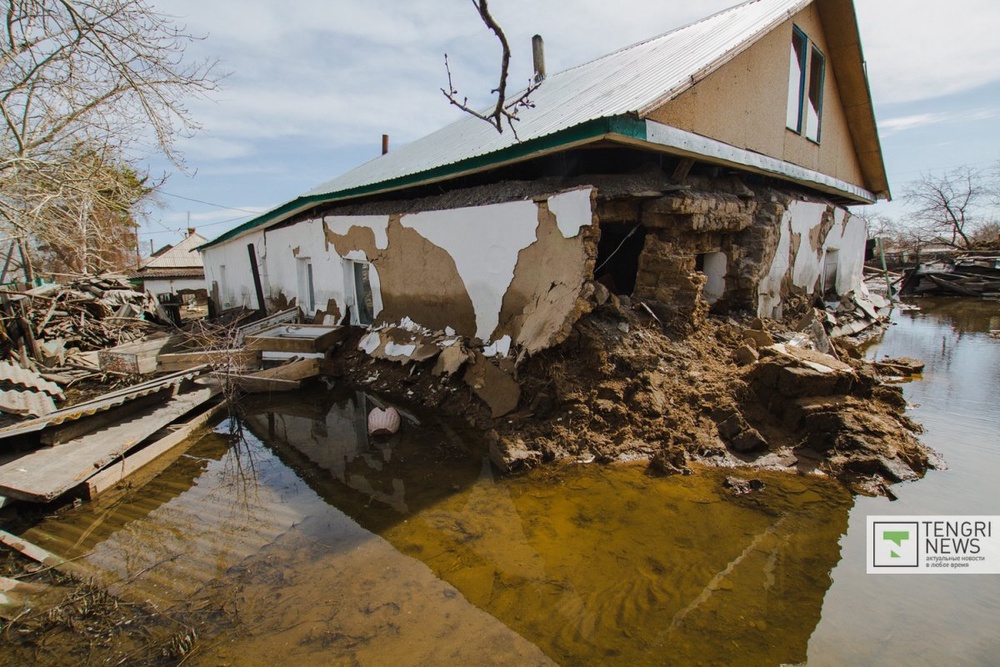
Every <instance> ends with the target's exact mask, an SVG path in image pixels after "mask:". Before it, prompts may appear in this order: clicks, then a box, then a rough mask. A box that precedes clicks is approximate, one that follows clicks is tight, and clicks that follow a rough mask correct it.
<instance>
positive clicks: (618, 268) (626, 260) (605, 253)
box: [594, 223, 646, 296]
mask: <svg viewBox="0 0 1000 667" xmlns="http://www.w3.org/2000/svg"><path fill="white" fill-rule="evenodd" d="M645 246H646V228H645V227H644V226H643V225H641V224H638V223H636V224H614V225H601V238H600V240H599V241H598V242H597V263H596V265H595V269H594V280H596V281H597V282H599V283H601V284H602V285H604V286H605V287H607V288H608V290H610V291H611V293H612V294H618V295H625V296H628V295H631V294H632V292H633V291H634V290H635V279H636V276H637V275H638V273H639V255H641V254H642V249H643V248H644V247H645Z"/></svg>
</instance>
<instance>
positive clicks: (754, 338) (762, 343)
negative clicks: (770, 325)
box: [743, 329, 774, 350]
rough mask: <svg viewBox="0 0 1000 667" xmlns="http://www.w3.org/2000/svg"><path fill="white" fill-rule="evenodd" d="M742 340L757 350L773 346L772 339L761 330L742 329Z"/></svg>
mask: <svg viewBox="0 0 1000 667" xmlns="http://www.w3.org/2000/svg"><path fill="white" fill-rule="evenodd" d="M743 340H745V341H747V342H748V343H750V344H751V345H753V346H754V347H756V348H757V349H758V350H759V349H761V348H764V347H768V346H770V345H774V337H773V336H772V335H771V334H769V333H768V332H766V331H764V330H762V329H744V330H743Z"/></svg>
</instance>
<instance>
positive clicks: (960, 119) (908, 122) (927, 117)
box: [878, 109, 1000, 136]
mask: <svg viewBox="0 0 1000 667" xmlns="http://www.w3.org/2000/svg"><path fill="white" fill-rule="evenodd" d="M997 115H1000V111H998V110H996V109H973V110H969V111H964V112H960V113H953V112H933V113H917V114H911V115H906V116H896V117H894V118H888V119H886V120H882V121H879V124H878V126H879V132H880V133H881V134H882V135H884V136H890V135H893V134H895V133H897V132H905V131H906V130H915V129H918V128H923V127H926V126H928V125H936V124H938V123H963V124H965V123H974V122H978V121H985V120H991V119H993V118H995V117H996V116H997Z"/></svg>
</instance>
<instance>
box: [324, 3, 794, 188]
mask: <svg viewBox="0 0 1000 667" xmlns="http://www.w3.org/2000/svg"><path fill="white" fill-rule="evenodd" d="M808 4H810V1H809V0H754V1H752V2H747V3H744V4H742V5H738V6H736V7H733V8H730V9H728V10H725V11H722V12H719V13H718V14H715V15H713V16H711V17H709V18H706V19H703V20H701V21H698V22H696V23H692V24H690V25H687V26H685V27H683V28H679V29H677V30H674V31H672V32H669V33H667V34H665V35H661V36H659V37H655V38H653V39H649V40H647V41H644V42H640V43H638V44H634V45H632V46H629V47H626V48H624V49H621V50H620V51H616V52H614V53H611V54H609V55H606V56H604V57H602V58H598V59H597V60H593V61H591V62H589V63H586V64H584V65H580V66H577V67H574V68H572V69H569V70H566V71H563V72H560V73H558V74H552V75H550V76H549V77H548V78H547V79H546V80H545V81H544V82H543V83H542V85H541V86H540V87H539V88H538V89H537V90H536V91H535V92H533V93H532V94H531V100H532V102H533V103H534V107H533V108H528V109H522V110H521V111H520V112H519V114H518V115H519V118H520V120H519V121H517V122H516V123H515V129H516V130H517V137H516V138H515V136H514V133H513V132H511V131H510V129H509V128H505V129H504V132H503V134H501V133H498V132H497V131H496V129H494V128H493V127H492V126H490V125H488V124H487V123H485V122H483V121H482V120H479V119H478V118H474V117H472V116H469V115H463V117H462V118H460V119H459V120H457V121H456V122H454V123H452V124H451V125H448V126H446V127H444V128H442V129H440V130H438V131H437V132H434V133H432V134H429V135H427V136H426V137H423V138H422V139H418V140H416V141H414V142H412V143H410V144H407V145H405V146H403V147H401V148H399V149H397V150H395V151H392V152H390V153H388V154H386V155H383V156H380V157H378V158H376V159H374V160H372V161H370V162H368V163H366V164H363V165H361V166H359V167H357V168H356V169H353V170H351V171H349V172H347V173H346V174H344V175H342V176H340V177H338V178H335V179H333V180H331V181H328V182H326V183H323V184H322V185H319V186H318V187H316V188H314V189H313V190H310V191H309V192H307V193H306V194H305V196H307V197H308V196H313V195H322V194H330V193H334V192H339V191H342V190H347V189H350V188H355V187H359V186H364V185H372V184H376V183H381V182H384V181H388V180H391V179H394V178H399V177H401V176H408V175H412V174H416V173H419V172H423V171H427V170H429V169H433V168H435V167H440V166H442V165H447V164H453V163H456V162H459V161H462V160H465V159H468V158H472V157H476V156H480V155H487V154H489V153H493V152H496V151H499V150H502V149H504V148H507V147H509V146H512V145H513V144H515V143H517V141H518V139H520V140H521V141H522V142H523V141H530V140H532V139H536V138H539V137H543V136H546V135H549V134H552V133H554V132H558V131H560V130H564V129H567V128H570V127H573V126H576V125H579V124H581V123H585V122H587V121H591V120H595V119H598V118H606V117H610V116H622V115H629V114H641V112H643V111H644V110H647V109H648V108H649V107H651V106H654V105H659V104H660V103H662V102H664V101H666V100H667V99H670V98H671V97H673V96H675V95H677V94H679V93H680V92H682V91H683V90H686V89H687V88H688V87H690V86H691V84H693V83H694V82H695V81H698V80H700V79H701V78H704V77H705V76H706V75H707V74H708V73H710V72H712V71H714V70H715V69H717V67H718V66H719V65H721V64H722V63H724V62H726V61H728V60H729V59H731V58H732V57H733V56H735V55H736V54H737V53H739V52H741V51H742V50H744V49H745V48H746V47H747V46H749V45H750V44H752V43H753V42H754V41H756V38H758V37H760V36H762V35H763V34H764V33H766V32H768V31H769V30H770V29H771V28H773V27H774V26H775V25H776V24H778V23H781V22H782V21H784V20H786V19H787V18H789V17H790V16H791V15H793V14H795V13H796V12H798V11H799V10H801V9H802V8H803V7H804V6H806V5H808ZM511 97H513V96H511Z"/></svg>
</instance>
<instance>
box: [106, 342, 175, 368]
mask: <svg viewBox="0 0 1000 667" xmlns="http://www.w3.org/2000/svg"><path fill="white" fill-rule="evenodd" d="M177 340H179V336H163V337H161V338H151V339H146V340H142V341H137V342H133V343H125V344H123V345H118V346H117V347H112V348H110V349H106V350H100V351H99V352H98V354H97V358H98V361H99V362H100V364H101V370H102V371H107V372H112V373H124V374H126V375H146V374H148V373H153V372H155V371H156V356H157V355H158V354H159V353H160V351H161V350H162V349H163V348H165V347H167V346H168V345H170V344H171V343H176V341H177Z"/></svg>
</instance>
